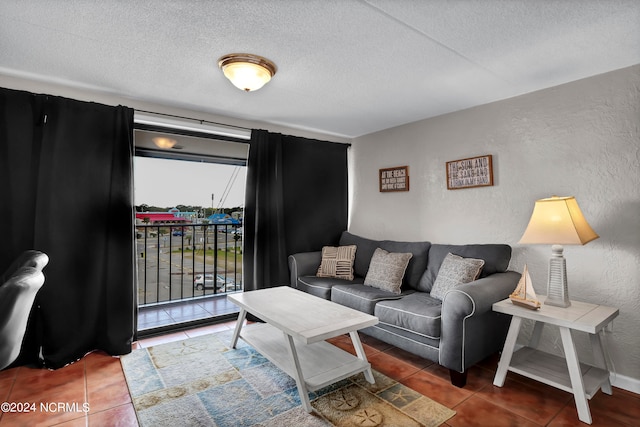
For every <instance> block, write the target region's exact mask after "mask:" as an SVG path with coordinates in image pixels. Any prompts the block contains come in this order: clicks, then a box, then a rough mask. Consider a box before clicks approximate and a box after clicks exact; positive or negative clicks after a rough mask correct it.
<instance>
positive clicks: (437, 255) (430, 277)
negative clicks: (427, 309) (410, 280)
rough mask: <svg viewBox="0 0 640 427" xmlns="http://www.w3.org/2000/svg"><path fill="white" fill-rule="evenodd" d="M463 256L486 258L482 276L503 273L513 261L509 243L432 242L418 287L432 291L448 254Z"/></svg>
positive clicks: (424, 290)
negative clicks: (446, 243)
mask: <svg viewBox="0 0 640 427" xmlns="http://www.w3.org/2000/svg"><path fill="white" fill-rule="evenodd" d="M449 252H451V253H452V254H454V255H458V256H461V257H463V258H477V259H482V260H484V267H483V268H482V271H481V273H480V277H479V278H482V277H487V276H489V275H491V274H494V273H501V272H504V271H506V270H507V268H508V267H509V261H511V246H509V245H498V244H489V245H441V244H432V245H431V248H430V249H429V258H428V264H427V269H426V271H425V272H424V274H423V275H422V278H421V279H420V282H419V283H418V287H417V289H418V290H419V291H422V292H431V288H432V287H433V283H434V282H435V280H436V277H438V271H440V266H441V265H442V262H443V261H444V258H445V257H446V256H447V254H448V253H449Z"/></svg>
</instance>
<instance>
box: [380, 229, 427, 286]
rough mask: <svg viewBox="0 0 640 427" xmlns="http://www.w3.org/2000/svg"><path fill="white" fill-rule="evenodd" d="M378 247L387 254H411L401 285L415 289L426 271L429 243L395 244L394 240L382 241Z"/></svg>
mask: <svg viewBox="0 0 640 427" xmlns="http://www.w3.org/2000/svg"><path fill="white" fill-rule="evenodd" d="M380 247H381V248H382V249H384V250H385V251H388V252H405V253H406V252H410V253H412V254H413V256H412V257H411V260H409V265H408V266H407V271H406V272H405V274H404V280H403V283H404V284H406V285H407V286H409V287H410V288H413V289H417V287H418V284H419V283H420V278H421V277H422V274H423V273H424V271H425V270H426V269H427V260H428V257H429V248H430V247H431V243H430V242H396V241H394V240H383V241H382V242H380Z"/></svg>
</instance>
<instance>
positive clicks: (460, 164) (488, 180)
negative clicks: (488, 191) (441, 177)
mask: <svg viewBox="0 0 640 427" xmlns="http://www.w3.org/2000/svg"><path fill="white" fill-rule="evenodd" d="M490 185H493V164H492V160H491V154H489V155H487V156H480V157H471V158H468V159H461V160H453V161H451V162H447V189H449V190H457V189H460V188H470V187H484V186H490Z"/></svg>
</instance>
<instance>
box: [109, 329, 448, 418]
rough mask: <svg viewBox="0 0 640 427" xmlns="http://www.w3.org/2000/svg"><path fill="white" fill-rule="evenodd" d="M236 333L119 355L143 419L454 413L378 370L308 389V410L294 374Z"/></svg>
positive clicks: (433, 415) (438, 415)
mask: <svg viewBox="0 0 640 427" xmlns="http://www.w3.org/2000/svg"><path fill="white" fill-rule="evenodd" d="M231 335H232V332H231V331H228V332H221V333H217V334H210V335H204V336H201V337H196V338H190V339H187V340H183V341H177V342H173V343H168V344H161V345H157V346H154V347H149V348H144V349H138V350H134V351H133V352H132V353H130V354H128V355H126V356H123V357H122V358H121V363H122V368H123V370H124V374H125V378H126V380H127V385H128V386H129V392H130V394H131V399H132V401H133V405H134V407H135V410H136V414H137V417H138V421H139V423H140V425H141V426H175V425H182V426H216V427H240V426H260V427H281V426H287V427H316V426H332V425H333V426H338V427H347V426H369V427H376V426H402V427H410V426H438V425H440V424H442V423H443V422H445V421H446V420H447V419H449V418H451V417H452V416H453V415H455V411H452V410H451V409H449V408H447V407H445V406H443V405H440V404H439V403H437V402H434V401H433V400H431V399H429V398H428V397H426V396H423V395H421V394H420V393H418V392H416V391H414V390H412V389H410V388H408V387H405V386H404V385H402V384H400V383H398V382H396V381H394V380H392V379H391V378H388V377H386V376H385V375H382V374H381V373H379V372H376V371H374V377H375V380H376V382H375V384H369V383H368V382H367V381H366V380H365V379H364V375H362V374H358V375H355V376H353V377H351V378H348V379H345V380H342V381H340V382H338V383H336V384H333V385H332V386H329V387H326V388H325V389H322V390H317V391H316V392H314V393H310V395H309V398H310V399H311V405H312V406H313V408H314V411H313V412H312V413H307V412H306V411H304V410H303V409H302V406H301V403H300V397H299V394H298V389H297V388H296V383H295V381H294V380H293V379H292V378H291V377H289V376H288V375H287V374H285V373H284V372H283V371H281V370H280V369H278V368H277V367H276V366H275V365H273V364H272V363H271V362H269V361H268V360H267V359H265V358H264V357H263V356H262V355H260V353H258V352H257V351H256V350H254V349H253V348H252V347H250V346H249V345H247V344H246V343H244V342H243V341H242V340H239V342H238V345H237V348H236V349H232V348H230V347H229V343H230V341H231Z"/></svg>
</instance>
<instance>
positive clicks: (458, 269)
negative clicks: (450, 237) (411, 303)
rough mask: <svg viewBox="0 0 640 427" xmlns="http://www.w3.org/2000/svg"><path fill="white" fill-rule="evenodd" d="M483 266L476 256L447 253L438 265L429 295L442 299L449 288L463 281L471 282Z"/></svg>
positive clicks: (482, 262)
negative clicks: (466, 256)
mask: <svg viewBox="0 0 640 427" xmlns="http://www.w3.org/2000/svg"><path fill="white" fill-rule="evenodd" d="M482 266H484V260H482V259H476V258H463V257H461V256H458V255H453V254H452V253H451V252H449V253H448V254H447V256H446V257H445V258H444V261H443V262H442V265H441V266H440V270H439V271H438V276H437V277H436V281H435V282H434V283H433V287H432V288H431V296H432V297H433V298H437V299H439V300H442V299H443V298H444V295H445V294H446V293H447V292H449V291H450V290H451V289H453V288H455V287H456V286H458V285H461V284H463V283H469V282H473V281H474V280H476V279H477V278H478V276H480V272H481V271H482Z"/></svg>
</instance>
